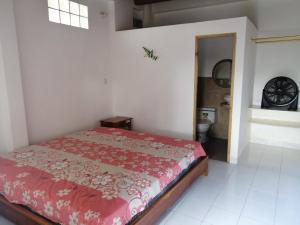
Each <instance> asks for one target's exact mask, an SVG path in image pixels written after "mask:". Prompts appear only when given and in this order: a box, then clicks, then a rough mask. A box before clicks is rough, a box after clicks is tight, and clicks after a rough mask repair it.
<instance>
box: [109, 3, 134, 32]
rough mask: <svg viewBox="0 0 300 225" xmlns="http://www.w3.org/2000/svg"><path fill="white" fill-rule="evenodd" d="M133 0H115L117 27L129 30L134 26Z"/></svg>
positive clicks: (117, 28)
mask: <svg viewBox="0 0 300 225" xmlns="http://www.w3.org/2000/svg"><path fill="white" fill-rule="evenodd" d="M133 7H134V3H133V0H115V6H114V9H115V13H114V15H115V18H114V21H115V29H116V30H129V29H132V28H133Z"/></svg>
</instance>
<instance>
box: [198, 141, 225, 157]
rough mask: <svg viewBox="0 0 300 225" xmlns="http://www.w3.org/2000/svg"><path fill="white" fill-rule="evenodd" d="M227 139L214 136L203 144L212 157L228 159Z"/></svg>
mask: <svg viewBox="0 0 300 225" xmlns="http://www.w3.org/2000/svg"><path fill="white" fill-rule="evenodd" d="M227 144H228V141H227V139H221V138H213V137H210V139H209V140H208V141H207V142H206V143H204V144H202V145H203V148H204V150H205V151H206V153H207V155H208V156H209V158H210V159H214V160H219V161H223V162H226V161H227Z"/></svg>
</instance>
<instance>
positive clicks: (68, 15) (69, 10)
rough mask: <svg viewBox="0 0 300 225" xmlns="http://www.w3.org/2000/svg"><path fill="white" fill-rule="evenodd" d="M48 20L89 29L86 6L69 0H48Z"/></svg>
mask: <svg viewBox="0 0 300 225" xmlns="http://www.w3.org/2000/svg"><path fill="white" fill-rule="evenodd" d="M48 13H49V21H50V22H53V23H61V24H64V25H68V26H73V27H81V28H84V29H89V18H88V7H87V6H85V5H82V4H79V3H77V2H72V1H69V0H48Z"/></svg>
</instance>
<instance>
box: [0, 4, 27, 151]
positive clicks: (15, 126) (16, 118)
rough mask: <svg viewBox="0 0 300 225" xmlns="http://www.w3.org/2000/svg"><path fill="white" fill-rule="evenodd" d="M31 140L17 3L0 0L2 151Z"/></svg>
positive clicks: (0, 129) (0, 121)
mask: <svg viewBox="0 0 300 225" xmlns="http://www.w3.org/2000/svg"><path fill="white" fill-rule="evenodd" d="M27 143H28V137H27V128H26V118H25V109H24V101H23V89H22V84H21V74H20V65H19V55H18V45H17V38H16V28H15V19H14V11H13V2H12V1H11V0H1V1H0V151H12V150H13V149H14V148H18V147H21V146H25V145H27Z"/></svg>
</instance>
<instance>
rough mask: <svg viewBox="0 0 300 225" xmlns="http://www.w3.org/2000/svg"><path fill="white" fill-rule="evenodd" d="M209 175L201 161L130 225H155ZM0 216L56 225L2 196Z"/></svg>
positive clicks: (30, 224) (20, 224)
mask: <svg viewBox="0 0 300 225" xmlns="http://www.w3.org/2000/svg"><path fill="white" fill-rule="evenodd" d="M207 174H208V158H207V157H205V158H203V159H202V160H201V161H199V162H198V163H197V164H196V165H195V166H194V167H193V168H192V169H191V170H190V171H189V172H188V173H187V174H185V175H184V176H183V177H182V178H181V179H180V180H179V181H178V182H177V183H175V184H174V186H173V187H172V188H170V189H169V190H168V191H166V192H165V193H164V194H163V195H162V196H161V197H159V198H158V199H157V200H156V201H155V202H154V203H153V204H152V205H150V206H149V207H148V208H147V209H145V210H144V211H143V212H142V213H141V215H139V216H138V217H137V218H136V219H135V220H133V221H132V222H131V223H130V225H153V224H154V223H155V222H156V221H157V220H158V219H159V218H160V217H161V216H162V215H163V214H164V213H165V211H166V210H167V209H169V208H170V207H171V206H172V205H173V204H174V203H175V202H176V200H177V199H178V198H179V197H180V196H181V195H182V193H183V192H184V191H185V190H186V189H187V188H188V187H189V186H190V185H191V184H192V183H193V182H194V181H195V180H196V179H197V178H198V177H199V176H207ZM0 215H2V216H3V217H6V218H7V219H9V220H10V221H12V222H14V223H15V224H17V225H54V224H56V223H53V222H51V221H49V220H47V219H45V218H44V217H42V216H39V215H37V214H36V213H33V212H32V211H30V210H29V209H27V208H26V207H24V206H21V205H17V204H13V203H10V202H8V201H7V200H6V199H5V198H4V197H3V196H2V195H1V194H0Z"/></svg>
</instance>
